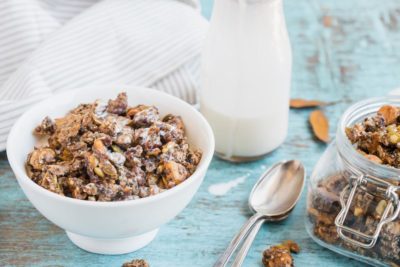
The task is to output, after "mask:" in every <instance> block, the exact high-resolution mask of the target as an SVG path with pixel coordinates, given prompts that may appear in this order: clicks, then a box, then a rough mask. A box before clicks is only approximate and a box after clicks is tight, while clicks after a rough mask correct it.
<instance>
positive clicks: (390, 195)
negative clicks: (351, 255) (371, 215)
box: [335, 174, 400, 249]
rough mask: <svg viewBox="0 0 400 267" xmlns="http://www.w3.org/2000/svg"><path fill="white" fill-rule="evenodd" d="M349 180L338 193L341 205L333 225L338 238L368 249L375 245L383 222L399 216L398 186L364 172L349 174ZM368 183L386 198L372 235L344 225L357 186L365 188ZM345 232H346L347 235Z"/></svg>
mask: <svg viewBox="0 0 400 267" xmlns="http://www.w3.org/2000/svg"><path fill="white" fill-rule="evenodd" d="M350 180H351V181H350V183H349V184H348V185H347V186H346V187H345V188H344V189H343V191H342V192H341V194H340V204H341V206H342V209H341V211H340V212H339V214H338V215H337V216H336V219H335V225H336V228H337V232H338V234H339V236H340V238H342V239H343V240H345V241H347V242H349V243H351V244H353V245H357V246H359V247H362V248H367V249H369V248H372V247H374V246H375V244H376V242H377V240H378V237H379V234H380V232H381V230H382V227H383V226H384V224H386V223H388V222H391V221H393V220H394V219H396V218H397V217H398V216H399V214H400V204H399V196H398V195H397V193H396V191H397V190H399V189H400V187H399V186H394V185H392V184H391V183H389V182H387V181H385V180H383V179H381V178H377V177H374V176H370V175H364V174H359V175H358V176H351V177H350ZM369 185H374V186H376V190H377V192H381V193H382V196H383V197H385V199H386V200H388V204H387V206H386V208H385V210H384V212H383V214H382V217H381V219H380V221H379V223H378V225H377V226H376V229H375V232H374V234H372V235H367V234H365V233H363V232H360V231H358V230H355V229H353V228H351V227H348V226H345V225H344V222H345V221H346V217H347V215H348V213H349V210H350V207H351V203H352V201H353V199H354V196H355V194H356V191H357V188H361V189H363V188H364V189H365V190H366V188H367V186H369ZM350 189H351V190H350ZM348 191H350V193H349V197H348V198H347V201H346V200H345V197H346V194H347V192H348ZM366 191H367V190H366ZM391 211H392V212H391ZM345 233H347V235H346V234H345ZM354 237H355V238H358V239H359V240H357V239H355V238H354Z"/></svg>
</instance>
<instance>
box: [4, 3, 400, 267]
mask: <svg viewBox="0 0 400 267" xmlns="http://www.w3.org/2000/svg"><path fill="white" fill-rule="evenodd" d="M202 2H203V4H204V7H203V13H204V15H205V16H206V17H209V16H210V12H211V6H212V3H211V0H203V1H202ZM285 13H286V20H287V27H288V29H289V33H290V38H291V42H292V48H293V57H294V58H293V59H294V65H293V79H292V96H293V97H302V98H310V99H318V100H322V101H327V102H332V101H335V102H336V104H335V105H330V106H327V107H325V113H326V114H327V116H328V118H329V120H330V124H331V127H330V131H331V132H330V134H331V136H334V133H335V130H336V123H337V120H338V118H339V117H340V115H341V114H342V113H343V111H344V110H345V109H346V108H347V107H348V106H349V105H350V104H351V103H353V102H355V101H358V100H361V99H364V98H367V97H372V96H380V95H385V94H386V93H387V92H388V91H389V90H391V89H394V88H396V87H398V86H400V2H399V1H395V0H385V1H378V0H362V1H347V0H324V1H322V0H321V1H316V0H302V1H299V0H286V1H285ZM309 112H310V111H309V110H294V111H291V113H290V128H289V134H288V137H287V139H286V142H285V143H284V145H282V146H281V147H280V148H279V149H278V150H276V151H275V152H273V153H271V154H270V155H268V156H267V157H266V158H264V159H262V160H260V161H257V162H253V163H247V164H232V163H228V162H224V161H222V160H219V159H217V158H215V159H214V160H213V162H212V164H211V167H210V170H209V172H208V174H207V177H206V179H205V181H204V183H203V184H202V186H201V188H200V190H199V192H198V193H197V195H196V196H195V198H194V199H193V201H192V202H191V203H190V205H189V206H188V207H187V208H186V209H185V210H184V211H183V212H182V213H181V214H180V215H179V216H178V217H177V218H176V219H174V220H173V221H171V222H170V223H168V224H167V225H165V226H164V227H162V228H161V230H160V232H159V235H158V236H157V237H156V239H155V240H154V241H153V242H152V243H151V244H150V245H149V246H147V247H146V248H144V249H142V250H140V251H138V252H135V253H131V254H126V255H121V256H103V255H96V254H91V253H87V252H85V251H83V250H81V249H79V248H77V247H75V246H74V245H73V244H72V243H71V242H70V241H69V240H68V238H67V236H66V235H65V233H64V231H63V230H61V229H59V228H58V227H56V226H54V225H53V224H52V223H50V222H49V221H47V220H46V219H45V218H44V217H43V216H41V215H40V214H39V213H38V212H37V211H36V210H35V209H34V208H33V207H32V205H31V204H30V203H29V201H28V200H27V198H26V197H25V196H24V194H23V192H22V191H21V189H20V188H19V186H18V184H17V181H16V179H15V177H14V175H13V173H12V171H11V169H10V166H9V164H8V162H7V158H6V154H5V153H4V152H3V153H0V266H121V264H122V263H123V262H125V261H128V260H131V259H133V258H145V259H147V260H148V261H149V263H150V265H151V266H152V267H164V266H171V267H173V266H183V267H186V266H187V267H191V266H200V267H201V266H212V264H213V262H214V261H215V260H216V258H217V257H218V255H219V254H220V253H221V252H222V251H223V250H224V249H225V248H226V246H227V244H228V243H229V241H230V240H231V238H232V236H233V235H234V234H235V233H236V232H237V231H238V230H239V228H240V227H241V225H242V224H243V223H244V222H245V220H246V219H247V218H248V216H249V211H248V208H247V204H246V200H247V196H248V193H249V192H250V189H251V188H252V186H253V184H254V183H255V181H256V180H257V177H258V176H259V175H260V174H261V173H262V172H263V171H264V170H265V169H266V168H267V167H268V166H270V165H271V164H273V163H275V162H277V161H280V160H282V159H292V158H296V159H300V160H301V161H302V162H303V163H304V164H305V166H306V168H307V170H308V174H310V173H311V171H312V169H313V166H314V165H315V164H316V162H317V160H318V159H319V157H320V156H321V153H322V152H323V151H324V149H325V147H326V145H324V144H322V143H320V142H317V141H316V140H314V138H313V135H312V133H311V131H310V129H309V126H308V123H307V118H308V115H309ZM27 130H29V129H27ZM245 175H248V177H247V178H246V180H245V182H244V183H242V184H240V185H238V186H237V187H235V188H233V189H232V190H231V191H229V192H228V193H227V194H226V195H223V196H214V195H212V194H210V193H209V192H208V188H209V187H210V186H211V185H213V184H216V183H221V182H227V181H230V180H233V179H235V178H237V177H240V176H245ZM305 198H306V194H303V197H302V200H301V202H300V203H299V204H298V206H297V207H296V209H295V210H294V213H293V214H292V215H291V216H290V217H289V219H287V220H286V221H285V222H281V223H275V224H268V225H265V226H264V227H263V228H262V229H261V231H260V233H259V235H258V236H257V239H256V241H255V243H254V244H253V247H252V249H251V251H250V254H249V256H248V257H247V259H246V262H245V266H261V252H262V250H263V249H264V248H265V247H266V246H268V245H271V244H276V243H278V242H281V241H282V240H284V239H293V240H295V241H297V242H298V243H299V244H300V246H301V247H302V251H301V253H300V254H298V255H296V256H295V263H296V266H309V267H311V266H324V267H331V266H332V267H334V266H335V267H336V266H345V267H346V266H363V264H361V263H359V262H357V261H354V260H351V259H348V258H345V257H343V256H339V255H337V254H335V253H333V252H330V251H328V250H326V249H323V248H321V247H320V246H318V245H317V244H316V243H314V242H313V241H312V240H311V238H310V237H309V236H308V235H307V233H306V232H305V227H304V217H305Z"/></svg>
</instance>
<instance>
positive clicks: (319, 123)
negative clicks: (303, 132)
mask: <svg viewBox="0 0 400 267" xmlns="http://www.w3.org/2000/svg"><path fill="white" fill-rule="evenodd" d="M309 121H310V124H311V127H312V130H313V132H314V135H315V137H317V138H318V139H319V140H320V141H322V142H325V143H328V142H329V139H330V138H329V121H328V119H327V117H326V116H325V114H324V113H323V112H322V110H315V111H313V112H311V114H310V119H309Z"/></svg>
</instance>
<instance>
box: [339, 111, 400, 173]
mask: <svg viewBox="0 0 400 267" xmlns="http://www.w3.org/2000/svg"><path fill="white" fill-rule="evenodd" d="M346 135H347V137H348V138H349V140H350V141H351V143H352V144H354V145H355V146H356V148H357V150H358V152H360V153H361V154H362V155H364V156H365V157H366V158H368V159H369V160H371V161H374V162H376V163H378V164H385V165H389V166H392V167H395V168H400V108H399V107H394V106H390V105H384V106H382V107H381V108H380V109H379V110H378V112H377V113H376V114H375V115H374V116H371V117H367V118H365V119H364V121H362V122H360V123H357V124H355V125H353V126H352V127H348V128H346Z"/></svg>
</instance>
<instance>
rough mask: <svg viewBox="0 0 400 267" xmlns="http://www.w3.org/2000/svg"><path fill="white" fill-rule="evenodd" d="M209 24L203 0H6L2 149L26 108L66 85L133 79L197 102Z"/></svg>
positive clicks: (1, 17)
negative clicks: (202, 8)
mask: <svg viewBox="0 0 400 267" xmlns="http://www.w3.org/2000/svg"><path fill="white" fill-rule="evenodd" d="M207 26H208V24H207V21H206V20H205V19H204V18H203V17H202V16H201V14H200V13H199V10H198V5H197V1H196V0H180V1H178V0H104V1H98V0H36V1H33V0H4V1H1V2H0V150H4V149H5V143H6V138H7V135H8V132H9V130H10V128H11V126H12V125H13V123H14V122H15V120H16V119H17V118H18V117H19V116H20V115H21V114H22V113H23V112H24V111H25V110H26V109H27V108H29V107H30V106H31V105H32V104H34V103H36V102H38V101H40V100H42V99H44V98H46V97H48V96H49V95H51V94H53V93H55V92H60V91H63V90H70V89H74V88H78V87H83V86H86V85H88V84H112V83H115V84H129V85H138V86H147V87H152V88H156V89H159V90H162V91H165V92H168V93H171V94H173V95H175V96H178V97H181V98H182V99H184V100H186V101H188V102H190V103H195V102H196V88H197V84H198V74H199V54H200V50H201V44H202V41H203V39H204V36H205V33H206V31H207ZM116 90H123V88H116Z"/></svg>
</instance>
